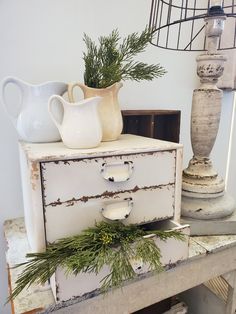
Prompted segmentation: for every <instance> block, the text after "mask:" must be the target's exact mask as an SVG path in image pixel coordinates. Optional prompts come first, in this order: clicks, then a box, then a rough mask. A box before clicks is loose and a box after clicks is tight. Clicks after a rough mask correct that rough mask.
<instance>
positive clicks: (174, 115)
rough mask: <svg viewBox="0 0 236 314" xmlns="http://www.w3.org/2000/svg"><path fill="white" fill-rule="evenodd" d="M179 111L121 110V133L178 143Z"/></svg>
mask: <svg viewBox="0 0 236 314" xmlns="http://www.w3.org/2000/svg"><path fill="white" fill-rule="evenodd" d="M180 115H181V112H180V110H123V111H122V116H123V124H124V126H123V133H125V134H127V133H128V134H136V135H141V136H146V137H151V138H156V139H160V140H164V141H170V142H175V143H178V142H179V133H180Z"/></svg>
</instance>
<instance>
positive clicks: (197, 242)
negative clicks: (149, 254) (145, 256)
mask: <svg viewBox="0 0 236 314" xmlns="http://www.w3.org/2000/svg"><path fill="white" fill-rule="evenodd" d="M5 235H6V239H7V242H8V251H7V259H8V261H10V263H13V264H15V263H18V262H19V261H22V260H23V259H24V256H25V253H26V252H27V238H26V233H25V229H24V220H23V219H22V218H19V219H15V220H10V221H7V222H6V223H5ZM19 239H20V240H19ZM205 247H206V248H205ZM189 252H190V257H189V258H188V259H187V260H186V261H184V262H183V263H180V264H179V265H176V267H174V268H172V269H171V270H170V271H166V272H162V273H160V274H159V275H151V276H148V277H147V278H144V279H142V280H138V281H132V282H130V283H128V284H127V285H125V286H124V288H123V289H122V290H120V289H115V290H114V291H113V292H112V293H109V294H108V295H107V296H105V297H104V296H103V295H99V296H96V297H93V298H91V299H89V300H85V301H83V302H79V303H78V300H76V299H75V300H71V301H70V302H68V304H64V305H62V304H58V305H57V307H56V308H55V311H56V309H57V311H56V313H66V314H68V313H69V314H72V313H73V314H77V313H83V314H91V313H96V314H121V313H122V314H127V313H131V312H134V311H137V310H138V309H140V308H143V307H146V306H148V305H151V304H153V303H155V302H158V301H160V300H163V299H165V298H167V297H170V296H172V295H175V294H177V293H179V292H181V291H184V290H186V289H190V288H191V287H194V286H197V285H199V284H201V283H203V282H205V281H207V280H209V279H210V278H214V277H215V276H219V275H221V274H224V273H226V272H228V271H231V270H234V269H235V267H236V265H235V260H236V236H230V237H229V236H218V237H214V236H209V237H192V238H191V240H190V248H189ZM206 252H208V253H212V254H206ZM10 263H9V264H10ZM10 265H12V264H10ZM10 274H11V278H12V283H13V284H14V278H15V277H16V269H10ZM30 289H31V290H30V291H31V292H32V294H27V293H22V294H21V295H20V296H19V297H17V299H16V300H15V301H14V305H15V309H16V311H15V313H16V314H19V313H22V312H23V311H27V310H29V309H31V308H32V307H31V306H37V307H44V308H45V307H47V305H48V304H49V303H50V302H51V303H53V302H54V301H53V297H52V293H51V291H49V290H46V291H45V295H44V297H43V298H41V299H40V298H39V296H40V294H41V292H42V290H39V288H38V287H37V286H33V287H31V288H30ZM36 302H41V303H40V304H39V303H36ZM118 304H119V306H117V305H118ZM62 306H63V307H62ZM64 306H68V307H64ZM61 307H62V308H61ZM19 309H20V311H19ZM51 310H52V311H53V308H51Z"/></svg>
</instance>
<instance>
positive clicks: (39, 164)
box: [20, 135, 182, 252]
mask: <svg viewBox="0 0 236 314" xmlns="http://www.w3.org/2000/svg"><path fill="white" fill-rule="evenodd" d="M20 160H21V174H22V187H23V196H24V209H25V224H26V230H27V235H28V239H29V243H30V246H31V248H32V251H34V252H37V251H42V250H44V249H45V247H46V243H47V242H53V241H55V240H57V239H59V238H62V237H67V236H71V235H74V234H78V233H80V231H81V230H83V229H85V228H87V227H89V226H93V225H94V223H95V221H97V222H98V221H101V220H107V219H111V220H117V219H122V222H124V223H125V224H130V223H134V224H143V223H148V222H152V221H158V220H164V219H167V218H173V219H174V220H176V221H179V218H180V195H181V175H182V145H180V144H175V143H170V142H164V141H159V140H155V139H150V138H144V137H140V136H135V135H122V136H121V137H120V139H119V140H117V141H113V142H104V143H102V144H101V145H100V146H99V147H97V148H94V149H80V150H75V149H74V150H73V149H68V148H66V147H65V146H64V145H63V144H62V143H45V144H31V143H20Z"/></svg>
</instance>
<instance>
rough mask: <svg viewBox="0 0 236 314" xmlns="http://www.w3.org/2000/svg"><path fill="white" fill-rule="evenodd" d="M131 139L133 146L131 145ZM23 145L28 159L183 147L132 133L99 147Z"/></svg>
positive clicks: (114, 153)
mask: <svg viewBox="0 0 236 314" xmlns="http://www.w3.org/2000/svg"><path fill="white" fill-rule="evenodd" d="M131 141H132V146H131V145H130V143H131ZM21 145H22V148H23V150H24V151H25V153H26V155H27V157H28V159H29V160H33V161H48V160H60V159H73V158H85V157H96V156H100V155H104V154H106V155H119V154H120V153H121V152H122V154H132V153H139V152H145V151H156V150H157V151H163V150H171V149H177V148H180V147H183V145H181V144H176V143H170V142H166V141H161V140H156V139H151V138H146V137H142V136H136V135H131V134H123V135H121V136H120V137H119V139H118V140H117V141H112V142H102V143H101V144H100V145H99V146H98V147H96V148H90V149H69V148H66V147H65V146H64V145H63V143H62V142H58V143H50V144H48V143H45V144H34V143H33V144H32V143H25V142H22V143H21Z"/></svg>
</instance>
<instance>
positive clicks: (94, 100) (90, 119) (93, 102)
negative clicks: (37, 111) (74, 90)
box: [48, 95, 102, 148]
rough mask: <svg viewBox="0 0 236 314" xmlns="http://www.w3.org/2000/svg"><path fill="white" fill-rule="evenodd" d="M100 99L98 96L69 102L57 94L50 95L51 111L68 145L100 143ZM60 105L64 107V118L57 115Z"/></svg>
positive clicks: (77, 145) (84, 145)
mask: <svg viewBox="0 0 236 314" xmlns="http://www.w3.org/2000/svg"><path fill="white" fill-rule="evenodd" d="M100 100H101V97H99V96H97V97H91V98H87V99H83V100H81V101H79V102H76V103H69V102H67V101H65V100H64V99H63V98H62V97H60V96H57V95H54V96H51V97H50V99H49V104H48V106H49V112H50V114H51V117H52V120H53V121H54V123H55V125H56V126H57V128H58V130H59V132H60V134H61V138H62V141H63V143H64V144H65V145H66V146H67V147H69V148H92V147H96V146H98V145H99V143H100V142H101V139H102V128H101V122H100V119H99V114H98V104H99V102H100ZM56 105H57V106H56ZM58 107H63V109H64V115H63V118H62V119H58V117H57V116H56V115H55V109H56V108H58Z"/></svg>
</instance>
